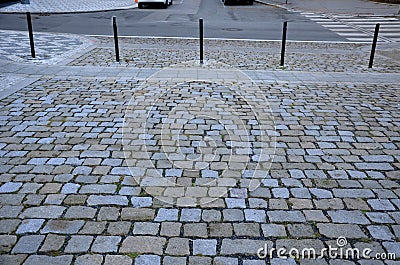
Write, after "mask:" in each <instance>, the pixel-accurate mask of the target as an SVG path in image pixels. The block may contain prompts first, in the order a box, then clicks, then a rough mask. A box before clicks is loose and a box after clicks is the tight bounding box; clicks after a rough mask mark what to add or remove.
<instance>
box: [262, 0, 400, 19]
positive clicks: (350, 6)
mask: <svg viewBox="0 0 400 265" xmlns="http://www.w3.org/2000/svg"><path fill="white" fill-rule="evenodd" d="M260 2H264V3H269V4H273V5H277V6H279V7H282V8H287V9H290V10H293V11H300V12H314V13H327V14H350V15H360V16H369V15H376V16H393V15H399V14H398V12H399V8H400V5H398V4H397V5H396V4H384V3H378V2H373V1H369V0H350V1H349V0H324V1H320V0H287V4H286V0H260Z"/></svg>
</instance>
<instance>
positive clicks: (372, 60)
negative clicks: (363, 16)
mask: <svg viewBox="0 0 400 265" xmlns="http://www.w3.org/2000/svg"><path fill="white" fill-rule="evenodd" d="M379 27H380V24H379V23H378V24H376V26H375V33H374V40H373V41H372V49H371V56H370V57H369V65H368V68H372V65H373V64H374V57H375V49H376V43H377V42H378V34H379Z"/></svg>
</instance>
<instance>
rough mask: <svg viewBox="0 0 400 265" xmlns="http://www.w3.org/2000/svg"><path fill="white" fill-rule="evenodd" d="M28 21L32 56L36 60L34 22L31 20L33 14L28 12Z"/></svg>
mask: <svg viewBox="0 0 400 265" xmlns="http://www.w3.org/2000/svg"><path fill="white" fill-rule="evenodd" d="M26 20H27V22H28V31H29V43H30V45H31V55H32V58H35V57H36V55H35V43H34V42H33V31H32V20H31V13H30V12H26Z"/></svg>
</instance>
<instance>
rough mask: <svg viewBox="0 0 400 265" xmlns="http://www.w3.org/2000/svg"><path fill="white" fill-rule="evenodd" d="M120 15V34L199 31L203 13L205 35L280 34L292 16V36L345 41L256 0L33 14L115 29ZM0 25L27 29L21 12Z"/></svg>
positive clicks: (37, 23)
mask: <svg viewBox="0 0 400 265" xmlns="http://www.w3.org/2000/svg"><path fill="white" fill-rule="evenodd" d="M112 16H116V17H117V19H118V30H119V34H120V36H163V37H196V36H198V19H199V18H203V19H204V25H205V33H204V34H205V37H208V38H234V39H265V40H279V39H281V35H282V23H283V22H284V21H288V23H289V26H288V39H289V40H302V41H346V40H345V39H344V38H342V37H340V36H339V35H337V34H335V33H333V32H331V31H329V30H327V29H325V28H324V27H322V26H320V25H318V24H317V23H314V22H312V21H310V20H308V19H307V18H305V17H304V16H302V15H300V14H298V13H291V12H288V11H286V10H284V9H281V8H276V7H272V6H268V5H263V4H259V3H255V4H254V5H253V6H246V5H233V6H224V5H223V4H222V2H221V1H220V0H175V1H174V5H173V6H170V7H169V8H168V9H161V8H156V7H154V6H153V7H150V8H146V9H133V10H123V11H112V12H96V13H80V14H51V15H43V14H42V15H39V14H38V15H33V27H34V30H35V31H40V32H62V33H78V34H88V35H111V33H112V32H111V30H112V28H111V17H112ZM0 29H8V30H26V18H25V15H23V14H0Z"/></svg>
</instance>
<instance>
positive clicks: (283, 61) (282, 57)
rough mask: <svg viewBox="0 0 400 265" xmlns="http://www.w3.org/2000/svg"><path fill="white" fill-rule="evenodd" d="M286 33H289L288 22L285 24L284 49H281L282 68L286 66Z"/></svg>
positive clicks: (283, 34)
mask: <svg viewBox="0 0 400 265" xmlns="http://www.w3.org/2000/svg"><path fill="white" fill-rule="evenodd" d="M286 33H287V21H285V22H283V32H282V49H281V66H284V65H285V50H286Z"/></svg>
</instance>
